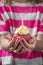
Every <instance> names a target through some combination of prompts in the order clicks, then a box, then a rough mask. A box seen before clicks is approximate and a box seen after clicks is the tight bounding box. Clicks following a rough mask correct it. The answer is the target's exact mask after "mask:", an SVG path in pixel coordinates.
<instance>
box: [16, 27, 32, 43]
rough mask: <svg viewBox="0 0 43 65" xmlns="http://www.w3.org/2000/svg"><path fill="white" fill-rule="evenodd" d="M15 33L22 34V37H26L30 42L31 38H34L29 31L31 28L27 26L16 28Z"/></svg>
mask: <svg viewBox="0 0 43 65" xmlns="http://www.w3.org/2000/svg"><path fill="white" fill-rule="evenodd" d="M15 34H17V35H19V36H21V37H22V38H25V40H26V41H28V42H29V40H30V39H31V38H32V36H31V35H30V32H29V28H28V27H26V26H20V27H18V28H17V29H16V31H15Z"/></svg>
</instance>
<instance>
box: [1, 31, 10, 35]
mask: <svg viewBox="0 0 43 65" xmlns="http://www.w3.org/2000/svg"><path fill="white" fill-rule="evenodd" d="M9 33H10V32H8V31H2V32H0V35H2V34H9Z"/></svg>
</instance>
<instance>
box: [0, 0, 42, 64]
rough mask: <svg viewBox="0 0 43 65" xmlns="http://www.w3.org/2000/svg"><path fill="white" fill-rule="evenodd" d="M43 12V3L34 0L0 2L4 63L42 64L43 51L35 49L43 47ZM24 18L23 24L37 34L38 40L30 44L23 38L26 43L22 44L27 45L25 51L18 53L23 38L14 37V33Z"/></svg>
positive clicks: (2, 56) (0, 31)
mask: <svg viewBox="0 0 43 65" xmlns="http://www.w3.org/2000/svg"><path fill="white" fill-rule="evenodd" d="M9 1H10V2H9ZM9 4H10V5H9ZM42 13H43V5H42V4H36V3H35V2H33V1H32V0H28V1H27V0H17V1H16V0H14V1H11V0H8V1H7V3H2V2H0V35H1V46H2V48H3V49H2V50H0V52H1V58H2V64H3V65H42V51H34V49H35V50H38V49H39V48H40V49H43V45H40V43H41V44H42V43H43V40H42V39H43V20H42V17H43V16H42ZM21 16H22V18H21ZM22 20H23V24H24V25H25V26H27V27H28V28H29V29H30V34H31V35H32V36H33V37H34V38H35V36H37V40H35V43H33V44H28V43H27V42H26V40H25V39H24V38H23V42H24V43H25V45H24V43H22V44H23V45H24V46H26V47H25V48H24V47H23V49H24V51H25V52H23V53H21V54H18V53H16V52H19V51H20V50H21V49H22V46H18V45H19V42H21V40H20V39H21V38H20V37H19V36H18V37H16V39H15V38H14V37H13V38H12V34H14V32H15V31H16V28H18V27H19V26H21V25H22ZM27 37H28V36H27ZM37 41H38V43H36V42H37ZM39 41H40V43H39ZM36 44H37V45H36ZM27 49H28V51H27ZM5 50H6V51H5ZM15 50H16V51H15ZM7 51H11V52H7ZM12 51H14V52H12ZM22 51H23V50H22Z"/></svg>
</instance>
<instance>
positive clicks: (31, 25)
mask: <svg viewBox="0 0 43 65" xmlns="http://www.w3.org/2000/svg"><path fill="white" fill-rule="evenodd" d="M7 21H8V22H9V24H10V26H13V27H16V28H17V27H19V26H21V25H22V21H21V20H14V19H9V20H7ZM7 21H6V22H7ZM23 22H24V25H26V26H27V27H29V28H34V27H38V25H39V23H40V21H39V20H23Z"/></svg>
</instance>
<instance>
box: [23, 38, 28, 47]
mask: <svg viewBox="0 0 43 65" xmlns="http://www.w3.org/2000/svg"><path fill="white" fill-rule="evenodd" d="M28 45H29V43H28V42H27V41H26V40H25V39H24V38H23V46H24V48H25V47H26V48H28Z"/></svg>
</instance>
